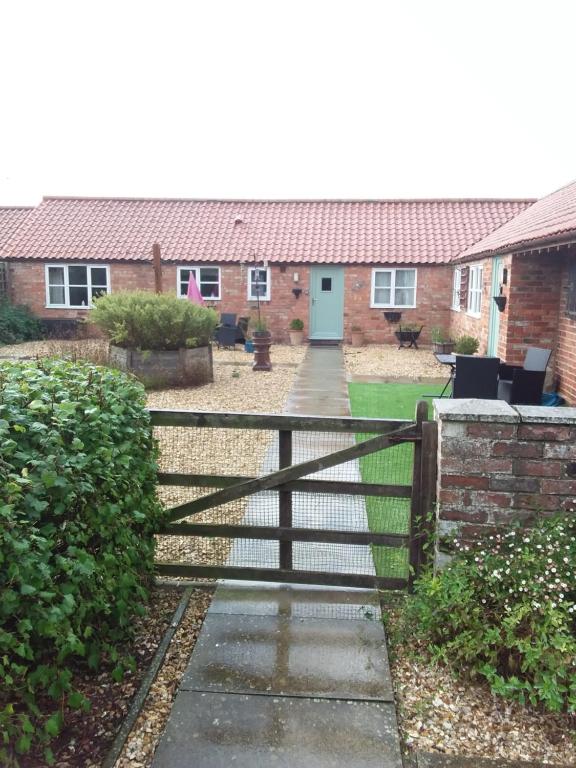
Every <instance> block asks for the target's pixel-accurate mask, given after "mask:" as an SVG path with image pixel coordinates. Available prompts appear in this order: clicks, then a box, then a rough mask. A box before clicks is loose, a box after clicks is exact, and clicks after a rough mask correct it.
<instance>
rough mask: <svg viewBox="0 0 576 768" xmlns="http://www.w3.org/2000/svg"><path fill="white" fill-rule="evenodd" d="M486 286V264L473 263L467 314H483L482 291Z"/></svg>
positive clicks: (469, 282)
mask: <svg viewBox="0 0 576 768" xmlns="http://www.w3.org/2000/svg"><path fill="white" fill-rule="evenodd" d="M483 288H484V266H483V265H482V264H471V265H470V267H469V271H468V301H467V303H466V306H467V309H466V314H468V315H470V316H471V317H481V315H482V291H483Z"/></svg>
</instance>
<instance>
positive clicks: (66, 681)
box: [0, 360, 162, 762]
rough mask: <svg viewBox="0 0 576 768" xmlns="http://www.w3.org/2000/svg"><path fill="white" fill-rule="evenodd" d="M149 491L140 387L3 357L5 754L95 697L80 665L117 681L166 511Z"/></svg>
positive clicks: (152, 475) (80, 369)
mask: <svg viewBox="0 0 576 768" xmlns="http://www.w3.org/2000/svg"><path fill="white" fill-rule="evenodd" d="M155 487H156V447H155V443H154V441H153V438H152V433H151V427H150V422H149V416H148V413H147V412H146V410H145V408H144V390H143V388H142V387H141V385H140V384H138V383H137V382H136V381H134V380H133V379H131V378H128V377H126V376H125V375H123V374H121V373H118V372H116V371H111V370H108V369H106V368H99V367H97V366H94V365H91V364H89V363H70V362H63V361H57V360H43V361H37V362H34V363H31V362H27V363H26V362H20V363H10V364H8V363H4V364H2V365H0V731H2V732H3V734H4V744H3V745H2V742H0V762H2V759H1V758H2V757H4V758H6V755H7V754H8V753H10V752H13V751H14V750H15V751H16V752H20V753H24V752H26V751H28V749H29V748H30V746H31V744H32V743H33V741H39V742H41V743H48V742H49V740H50V738H51V737H53V736H55V735H57V734H58V732H59V730H60V728H61V726H62V723H63V718H64V716H65V713H66V710H67V709H68V708H79V707H86V706H87V702H86V701H85V700H84V699H83V697H82V696H81V695H80V694H79V693H78V692H77V691H76V690H75V689H74V675H73V670H74V669H75V667H76V666H77V665H81V666H87V667H88V668H92V669H96V668H97V667H98V666H99V664H100V662H101V661H102V660H103V659H106V660H107V661H108V662H112V664H115V665H116V667H115V669H114V670H113V673H112V674H113V676H114V677H117V678H118V679H120V678H121V676H122V672H123V669H124V664H125V663H126V662H125V661H122V652H121V648H122V644H123V643H124V642H125V641H126V639H127V637H129V635H130V631H131V620H132V618H133V616H134V615H135V614H136V613H142V612H143V610H144V608H143V604H144V602H145V600H146V597H147V591H146V585H147V581H148V579H149V576H150V573H151V571H152V566H153V553H154V544H153V533H154V532H155V531H156V530H158V526H159V524H160V521H161V516H162V512H161V508H160V505H159V503H158V501H157V498H156V491H155ZM39 704H41V705H42V706H41V708H40V707H39ZM2 749H4V755H2ZM46 759H47V760H48V761H49V760H50V753H49V750H48V752H47V757H46Z"/></svg>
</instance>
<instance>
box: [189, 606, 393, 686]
mask: <svg viewBox="0 0 576 768" xmlns="http://www.w3.org/2000/svg"><path fill="white" fill-rule="evenodd" d="M181 689H182V690H195V691H215V692H229V693H260V694H266V695H270V696H308V697H317V698H331V699H354V700H359V701H393V700H394V695H393V692H392V683H391V680H390V670H389V667H388V658H387V653H386V643H385V638H384V630H383V627H382V625H381V624H380V623H379V622H375V621H374V622H370V621H363V620H358V621H353V620H349V621H341V620H338V619H336V620H331V619H301V618H291V617H285V616H240V615H226V614H216V613H214V614H208V615H207V617H206V619H205V621H204V625H203V627H202V632H201V633H200V637H199V638H198V641H197V643H196V647H195V649H194V653H193V654H192V658H191V660H190V663H189V665H188V668H187V670H186V672H185V673H184V677H183V680H182V684H181Z"/></svg>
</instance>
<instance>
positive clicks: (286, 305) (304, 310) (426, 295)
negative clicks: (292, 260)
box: [10, 261, 452, 344]
mask: <svg viewBox="0 0 576 768" xmlns="http://www.w3.org/2000/svg"><path fill="white" fill-rule="evenodd" d="M109 266H110V282H111V288H112V291H119V290H135V289H139V290H154V287H155V282H154V271H153V268H152V264H151V263H139V264H138V263H131V262H114V263H111V264H110V265H109ZM177 266H178V265H176V264H163V266H162V287H163V290H164V291H165V292H166V293H173V294H176V290H177V285H176V280H177V277H176V275H177ZM181 266H186V265H185V264H182V265H181ZM405 266H406V267H410V266H411V265H404V264H403V265H402V267H405ZM415 268H416V269H417V270H418V278H417V292H416V304H417V307H416V308H415V309H403V310H401V312H402V320H401V322H402V323H414V324H417V325H424V329H423V331H422V336H421V340H422V342H423V343H424V344H426V343H429V341H430V330H431V328H432V327H434V326H441V327H446V328H447V327H448V322H449V314H450V313H449V310H448V304H449V301H450V289H451V274H452V270H451V268H450V267H448V266H422V265H415ZM270 271H271V300H270V301H262V302H261V314H262V316H263V317H265V318H266V320H267V322H268V326H269V328H270V330H271V331H272V334H273V336H274V338H275V339H276V341H288V326H289V323H290V320H292V319H293V318H296V317H297V318H300V319H301V320H303V321H304V332H305V334H307V333H308V319H309V295H308V291H309V287H310V269H309V267H307V266H302V265H300V264H286V265H284V266H282V267H281V266H278V265H272V266H271V268H270ZM295 273H298V278H299V280H298V282H297V283H296V282H294V274H295ZM344 275H345V288H344V338H345V339H346V340H349V339H350V334H351V327H352V325H359V326H361V327H362V328H363V329H364V331H365V334H366V339H367V341H368V342H372V343H380V344H382V343H395V341H396V340H395V338H394V331H395V330H396V328H397V326H396V325H392V324H390V323H388V322H387V321H386V320H385V319H384V315H383V312H384V310H382V309H371V308H370V290H371V277H372V267H370V266H346V267H344ZM221 281H222V286H221V287H222V299H221V301H214V302H212V304H211V306H214V308H215V309H216V311H217V312H218V313H220V312H234V313H236V314H237V315H238V316H242V315H253V316H254V315H255V314H256V303H255V302H253V301H248V296H247V269H246V268H242V267H241V266H240V265H237V264H233V265H221ZM10 284H11V295H12V299H13V301H16V302H17V303H24V304H28V305H29V306H30V308H31V309H32V311H33V312H34V313H35V314H36V315H38V316H39V317H50V318H55V317H85V316H86V310H81V309H80V310H78V309H68V310H66V309H48V308H47V307H46V292H45V284H44V264H43V263H42V262H36V261H34V262H29V261H26V262H24V261H21V262H12V263H11V264H10ZM296 287H297V288H301V289H302V293H301V295H300V296H299V298H296V297H295V296H294V294H293V292H292V289H293V288H296Z"/></svg>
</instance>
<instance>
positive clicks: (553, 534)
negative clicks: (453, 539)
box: [405, 516, 576, 712]
mask: <svg viewBox="0 0 576 768" xmlns="http://www.w3.org/2000/svg"><path fill="white" fill-rule="evenodd" d="M575 603H576V519H575V518H574V517H570V518H568V517H559V516H558V517H554V518H549V519H542V520H539V521H538V522H537V523H536V525H535V527H534V528H532V529H515V530H512V531H509V532H508V533H503V534H496V535H493V536H490V537H488V538H487V539H485V540H483V541H481V542H479V543H477V544H474V545H471V546H468V545H460V547H459V548H458V552H457V554H456V556H455V557H454V558H453V560H452V561H451V563H450V565H449V566H448V567H447V568H446V569H445V570H443V571H441V572H439V573H437V574H435V575H434V574H432V573H429V574H427V575H425V576H424V577H422V578H421V579H420V580H419V582H418V583H417V585H416V590H415V595H414V597H413V598H412V599H411V601H410V602H409V604H408V606H407V609H406V616H405V618H406V620H407V622H408V623H409V625H410V627H411V629H412V630H413V631H415V632H417V633H418V634H419V635H420V636H421V637H422V638H423V639H424V640H425V642H426V644H427V647H428V649H429V651H430V652H431V654H432V657H433V658H434V659H436V660H439V661H442V662H444V663H446V664H449V665H450V666H452V667H454V668H455V669H456V670H457V671H459V672H462V671H464V672H467V673H468V674H469V675H471V676H472V677H478V676H480V677H484V678H485V679H486V680H487V681H488V683H489V684H490V687H491V689H492V691H493V693H495V694H499V695H502V696H506V697H509V698H512V699H516V700H517V701H519V702H521V703H526V702H529V703H530V704H532V705H536V704H542V705H543V706H544V707H546V708H547V709H549V710H552V711H560V710H568V711H569V712H575V711H576V608H575Z"/></svg>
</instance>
